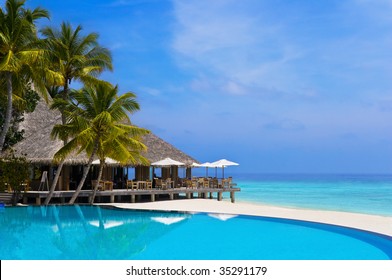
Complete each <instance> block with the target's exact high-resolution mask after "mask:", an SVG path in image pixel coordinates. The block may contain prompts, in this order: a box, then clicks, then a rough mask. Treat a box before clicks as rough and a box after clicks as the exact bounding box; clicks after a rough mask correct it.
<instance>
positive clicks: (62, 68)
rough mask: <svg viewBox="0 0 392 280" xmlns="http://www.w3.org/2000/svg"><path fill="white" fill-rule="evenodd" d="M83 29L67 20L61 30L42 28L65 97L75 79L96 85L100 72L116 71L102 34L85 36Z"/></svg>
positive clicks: (51, 62)
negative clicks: (73, 26)
mask: <svg viewBox="0 0 392 280" xmlns="http://www.w3.org/2000/svg"><path fill="white" fill-rule="evenodd" d="M81 31H82V27H81V26H80V25H78V26H77V27H76V28H75V29H73V28H72V26H71V24H70V23H67V22H63V23H61V26H60V29H55V28H51V27H46V28H43V29H42V30H41V33H42V35H43V36H44V38H45V48H46V50H47V51H48V56H49V57H48V60H49V61H50V65H51V69H52V71H54V72H57V73H59V74H60V75H61V76H62V77H63V84H62V85H61V86H62V87H63V90H62V92H61V95H62V97H63V99H65V100H66V99H67V98H68V93H69V86H70V84H71V82H72V81H74V80H76V81H81V82H83V83H84V84H85V85H91V84H95V83H97V82H99V81H98V80H97V76H98V75H99V74H100V73H102V72H103V71H104V70H113V66H112V57H111V54H110V52H109V50H108V49H106V48H103V47H101V46H100V45H99V44H98V41H97V40H98V37H99V36H98V34H97V33H90V34H87V35H86V36H83V35H82V34H81ZM63 124H64V123H63Z"/></svg>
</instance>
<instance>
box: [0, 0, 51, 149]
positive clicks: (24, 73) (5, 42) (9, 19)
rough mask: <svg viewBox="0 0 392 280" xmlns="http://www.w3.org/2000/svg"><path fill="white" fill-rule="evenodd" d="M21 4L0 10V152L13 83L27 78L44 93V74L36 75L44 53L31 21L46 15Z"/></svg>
mask: <svg viewBox="0 0 392 280" xmlns="http://www.w3.org/2000/svg"><path fill="white" fill-rule="evenodd" d="M24 3H25V1H24V0H7V1H6V3H5V9H3V8H1V7H0V77H1V79H2V83H5V87H6V92H7V107H6V114H5V120H4V124H3V128H2V131H1V133H0V150H1V149H3V146H4V141H5V137H6V134H7V132H8V129H9V127H10V122H11V118H12V103H13V94H15V93H16V92H18V90H17V88H14V87H15V81H18V80H19V81H20V80H22V81H26V80H30V79H31V80H33V81H34V85H35V89H37V90H38V91H40V92H44V89H43V81H44V80H45V75H44V76H42V75H37V74H38V73H41V74H42V72H41V71H36V70H37V69H43V68H44V67H43V65H44V64H42V58H43V54H44V52H43V50H42V48H40V44H39V40H38V37H37V32H36V27H35V22H36V21H37V20H38V19H41V18H49V13H48V12H47V11H46V10H44V9H41V8H36V9H34V10H30V9H25V8H24ZM38 64H39V65H38ZM36 66H41V67H36ZM37 76H39V77H37ZM16 83H17V82H16ZM17 84H18V83H17ZM19 85H20V83H19Z"/></svg>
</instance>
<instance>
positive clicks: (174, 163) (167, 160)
mask: <svg viewBox="0 0 392 280" xmlns="http://www.w3.org/2000/svg"><path fill="white" fill-rule="evenodd" d="M151 165H152V166H158V167H162V166H163V167H166V166H184V165H185V163H183V162H180V161H176V160H174V159H171V158H168V157H167V158H165V159H162V160H159V161H156V162H153V163H151Z"/></svg>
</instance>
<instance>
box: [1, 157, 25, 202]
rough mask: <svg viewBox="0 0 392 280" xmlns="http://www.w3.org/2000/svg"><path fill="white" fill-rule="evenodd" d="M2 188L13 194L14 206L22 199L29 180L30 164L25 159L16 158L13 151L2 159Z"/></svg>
mask: <svg viewBox="0 0 392 280" xmlns="http://www.w3.org/2000/svg"><path fill="white" fill-rule="evenodd" d="M0 172H1V176H0V186H1V188H2V190H0V191H4V189H5V188H8V187H9V189H11V190H12V192H13V202H12V204H13V205H16V203H17V202H18V200H19V198H20V193H21V192H22V191H23V190H24V189H25V187H26V185H25V183H26V182H27V180H28V179H29V175H30V174H29V163H28V162H27V160H26V158H25V157H18V156H15V154H14V153H13V151H12V150H11V152H10V153H9V154H8V155H7V156H6V157H4V158H1V159H0Z"/></svg>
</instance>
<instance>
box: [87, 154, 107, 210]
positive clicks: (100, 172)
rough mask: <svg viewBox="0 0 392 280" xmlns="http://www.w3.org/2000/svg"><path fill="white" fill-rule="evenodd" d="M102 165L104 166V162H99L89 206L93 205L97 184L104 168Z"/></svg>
mask: <svg viewBox="0 0 392 280" xmlns="http://www.w3.org/2000/svg"><path fill="white" fill-rule="evenodd" d="M104 164H105V161H99V172H98V179H97V183H96V184H95V186H94V192H93V196H92V197H91V201H90V204H91V205H92V204H93V203H94V200H95V195H96V194H97V190H98V185H99V182H100V181H101V178H102V172H103V166H104Z"/></svg>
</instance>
